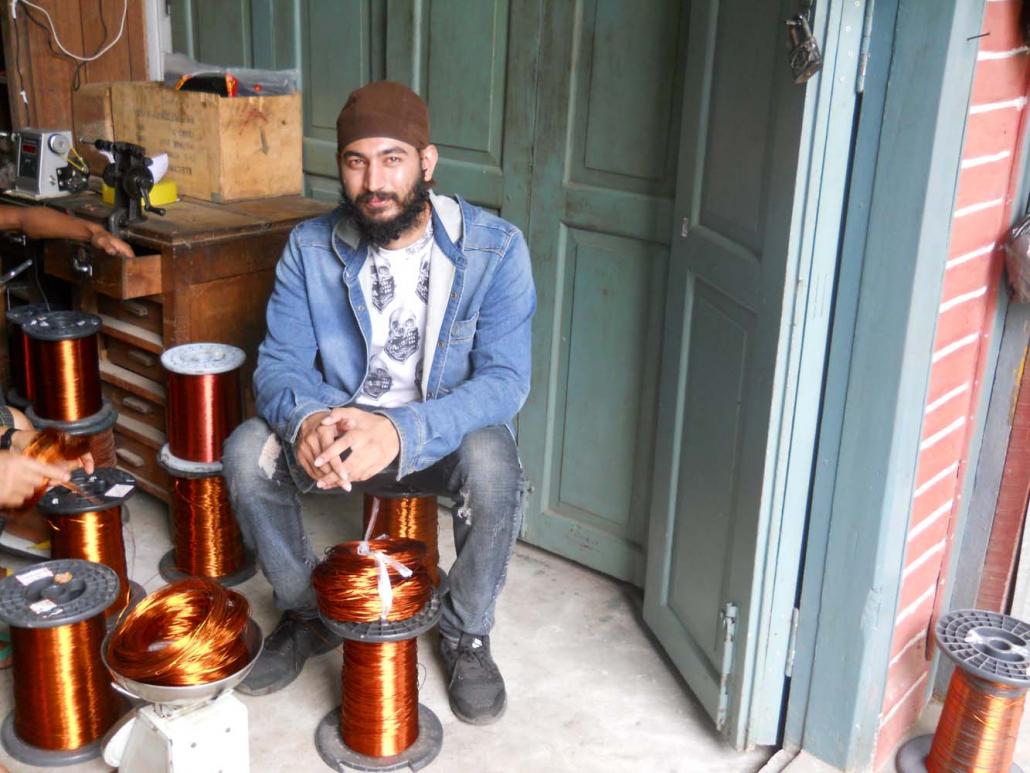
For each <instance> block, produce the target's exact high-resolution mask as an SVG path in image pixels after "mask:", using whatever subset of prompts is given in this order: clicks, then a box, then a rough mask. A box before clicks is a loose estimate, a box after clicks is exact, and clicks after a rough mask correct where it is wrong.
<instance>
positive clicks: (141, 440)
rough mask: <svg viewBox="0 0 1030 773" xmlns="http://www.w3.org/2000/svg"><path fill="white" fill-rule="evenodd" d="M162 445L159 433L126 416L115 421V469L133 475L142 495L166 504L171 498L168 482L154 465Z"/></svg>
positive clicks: (161, 470)
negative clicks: (146, 493)
mask: <svg viewBox="0 0 1030 773" xmlns="http://www.w3.org/2000/svg"><path fill="white" fill-rule="evenodd" d="M163 443H164V434H163V433H160V432H157V431H156V430H154V429H153V428H152V427H149V426H147V425H145V424H142V423H140V422H139V421H137V420H135V419H131V418H129V417H127V416H124V415H122V416H119V417H118V422H117V423H116V424H115V426H114V447H115V455H116V456H117V457H118V466H119V467H120V468H122V469H123V470H125V471H126V472H128V473H131V474H132V475H134V476H135V477H136V479H137V480H138V481H139V484H140V488H142V489H143V490H144V491H146V492H148V493H150V494H153V495H154V496H157V497H160V498H161V499H164V500H165V501H166V502H167V501H169V500H170V498H171V491H172V479H171V477H170V476H169V475H168V473H167V472H165V471H164V470H163V469H161V465H159V464H158V463H157V452H158V450H159V449H160V448H161V446H162V445H163Z"/></svg>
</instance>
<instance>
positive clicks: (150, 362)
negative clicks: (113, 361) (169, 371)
mask: <svg viewBox="0 0 1030 773" xmlns="http://www.w3.org/2000/svg"><path fill="white" fill-rule="evenodd" d="M126 356H127V357H128V358H129V359H130V360H135V361H136V362H137V363H139V364H140V365H142V366H143V367H144V368H152V367H154V366H155V365H157V360H156V359H154V357H152V356H151V355H149V354H147V353H146V352H141V351H139V349H129V351H128V352H126Z"/></svg>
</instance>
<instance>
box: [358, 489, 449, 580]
mask: <svg viewBox="0 0 1030 773" xmlns="http://www.w3.org/2000/svg"><path fill="white" fill-rule="evenodd" d="M377 505H378V509H376V506H377ZM373 510H376V522H375V528H373V530H372V531H373V535H372V536H378V535H380V534H387V535H389V536H391V537H398V538H400V539H413V540H418V541H419V542H422V543H425V546H426V559H425V566H426V571H427V572H428V573H429V579H430V580H431V581H432V583H433V585H434V586H437V587H438V586H439V585H440V549H439V546H438V545H439V543H438V538H437V535H438V532H439V515H438V510H437V500H436V497H435V496H428V495H427V496H384V495H381V494H369V493H366V494H365V509H364V521H363V523H364V528H365V529H366V530H367V529H368V523H369V521H370V520H371V518H372V512H373Z"/></svg>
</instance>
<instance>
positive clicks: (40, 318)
mask: <svg viewBox="0 0 1030 773" xmlns="http://www.w3.org/2000/svg"><path fill="white" fill-rule="evenodd" d="M103 324H104V323H103V320H101V319H100V317H98V316H97V315H96V314H90V313H89V312H86V311H48V312H46V313H44V314H37V315H36V316H34V317H31V318H28V319H26V320H25V321H24V322H22V326H21V329H22V332H23V333H24V334H25V335H27V336H28V337H29V338H34V339H36V340H37V341H71V340H74V339H76V338H86V337H88V336H91V335H95V334H96V333H99V332H100V328H102V327H103Z"/></svg>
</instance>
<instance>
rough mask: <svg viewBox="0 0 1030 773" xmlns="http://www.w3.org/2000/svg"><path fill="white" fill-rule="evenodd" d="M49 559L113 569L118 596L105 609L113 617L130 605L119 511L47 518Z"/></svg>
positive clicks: (118, 508)
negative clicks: (87, 563) (68, 560)
mask: <svg viewBox="0 0 1030 773" xmlns="http://www.w3.org/2000/svg"><path fill="white" fill-rule="evenodd" d="M47 525H48V526H49V527H50V556H51V557H52V558H83V559H85V560H87V561H93V562H95V563H98V564H104V565H105V566H109V567H111V568H112V569H114V571H115V574H117V575H118V595H117V596H116V597H115V600H114V602H113V603H112V604H111V606H109V607H108V608H107V612H106V615H107V617H115V616H117V615H119V614H121V612H122V610H124V609H125V607H127V606H128V605H129V596H130V594H131V593H132V589H131V588H130V586H129V575H128V570H127V568H126V564H125V539H124V537H123V536H122V511H121V508H120V507H112V508H109V509H107V510H95V511H93V512H89V513H76V514H72V515H55V514H50V515H47Z"/></svg>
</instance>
